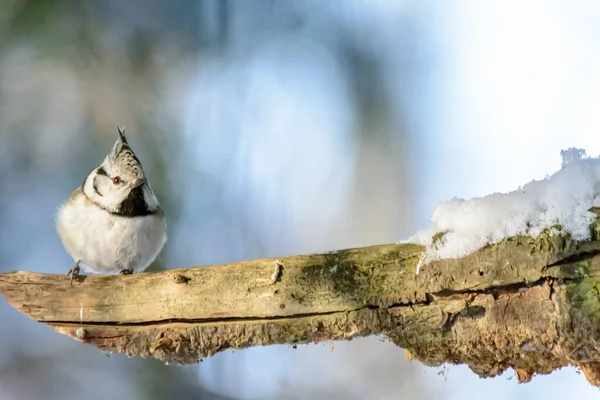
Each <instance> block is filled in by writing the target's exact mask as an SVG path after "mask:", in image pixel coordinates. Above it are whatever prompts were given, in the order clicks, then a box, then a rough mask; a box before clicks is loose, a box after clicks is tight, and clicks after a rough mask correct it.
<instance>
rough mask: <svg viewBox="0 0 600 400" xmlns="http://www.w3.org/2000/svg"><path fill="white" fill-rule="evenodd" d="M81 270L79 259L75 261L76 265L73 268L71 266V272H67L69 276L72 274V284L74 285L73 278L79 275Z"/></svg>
mask: <svg viewBox="0 0 600 400" xmlns="http://www.w3.org/2000/svg"><path fill="white" fill-rule="evenodd" d="M80 271H81V269H80V268H79V261H77V262H76V263H75V265H73V268H71V269H70V270H69V272H67V276H70V277H71V286H73V279H74V278H75V277H76V276H79V272H80Z"/></svg>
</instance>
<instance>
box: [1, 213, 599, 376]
mask: <svg viewBox="0 0 600 400" xmlns="http://www.w3.org/2000/svg"><path fill="white" fill-rule="evenodd" d="M596 227H597V225H596V224H594V225H593V226H592V227H591V231H592V236H593V237H592V240H590V241H586V242H582V243H575V242H573V241H572V240H571V239H570V237H569V236H568V235H562V236H550V235H546V234H544V235H542V236H540V237H538V238H531V237H515V238H511V239H508V240H506V241H503V242H501V243H499V244H495V245H490V246H487V247H485V248H483V249H481V250H479V251H478V252H476V253H474V254H472V255H470V256H467V257H464V258H460V259H450V260H440V261H434V262H432V263H430V264H427V265H425V266H422V267H421V272H420V273H419V274H418V275H416V274H415V271H416V266H417V264H418V262H419V259H420V256H421V255H422V253H423V251H424V248H423V247H421V246H418V245H414V244H391V245H381V246H370V247H363V248H357V249H348V250H341V251H335V252H331V253H327V254H315V255H301V256H291V257H283V258H279V259H261V260H253V261H242V262H236V263H232V264H227V265H215V266H207V267H194V268H185V269H179V270H169V271H165V272H160V273H142V274H135V275H129V276H82V277H80V278H79V280H78V281H76V282H74V283H73V286H72V287H71V286H70V285H69V280H68V279H67V278H66V277H65V276H62V275H51V274H39V273H32V272H22V271H16V272H12V273H5V274H0V293H2V295H3V296H4V297H5V299H6V300H7V301H8V302H9V303H10V304H11V305H12V306H14V307H15V308H17V309H18V310H19V311H20V312H22V313H24V314H26V315H28V316H29V317H31V318H33V319H35V320H37V321H40V322H44V323H46V324H48V325H49V326H50V327H52V328H53V329H55V330H56V331H58V332H60V333H63V334H67V335H70V336H71V337H73V338H75V339H77V340H80V341H82V342H84V343H88V344H91V345H93V346H96V347H98V348H100V349H103V350H108V351H117V352H124V353H126V354H128V355H129V356H136V355H139V356H142V357H153V358H157V359H159V360H162V361H164V362H167V363H179V364H192V363H197V362H199V361H201V359H202V358H203V357H208V356H211V355H213V354H215V353H216V352H219V351H221V350H224V349H227V348H236V349H237V348H245V347H250V346H261V345H272V344H284V343H287V344H290V345H293V344H298V343H307V342H320V341H329V340H350V339H352V338H354V337H359V336H367V335H383V336H385V337H387V338H389V339H390V340H391V341H393V342H394V343H396V344H397V345H398V346H400V347H402V348H404V349H405V354H406V355H407V357H409V358H410V359H418V360H420V361H421V362H423V363H425V364H427V365H431V366H437V365H441V364H443V363H453V364H467V365H468V366H469V367H470V368H471V369H472V370H473V371H474V372H475V373H476V374H478V375H479V376H481V377H491V376H495V375H498V374H500V373H502V372H503V371H505V370H506V369H507V368H513V369H514V370H515V371H516V375H517V378H518V379H519V380H520V381H523V382H525V381H528V380H530V379H531V377H532V376H533V375H534V374H536V373H538V374H546V373H550V372H552V371H553V370H555V369H558V368H561V367H563V366H567V365H573V366H577V367H580V368H581V370H582V371H583V372H584V374H585V375H586V377H587V378H588V380H589V381H590V382H591V383H593V384H595V385H598V383H600V379H599V378H598V376H600V347H599V346H597V345H596V343H597V342H599V340H600V242H599V241H598V240H597V239H598V234H597V228H596Z"/></svg>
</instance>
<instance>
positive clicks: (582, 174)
mask: <svg viewBox="0 0 600 400" xmlns="http://www.w3.org/2000/svg"><path fill="white" fill-rule="evenodd" d="M561 156H562V168H561V169H560V170H559V171H557V172H556V173H554V174H553V175H551V176H549V177H546V178H545V179H543V180H540V181H535V180H534V181H532V182H530V183H528V184H526V185H525V186H523V187H521V188H519V189H517V190H515V191H512V192H509V193H494V194H491V195H488V196H485V197H481V198H473V199H471V200H464V199H453V200H451V201H449V202H446V203H442V204H440V205H439V206H438V207H437V208H436V209H435V211H434V212H433V215H432V217H431V225H430V227H429V228H427V229H425V230H422V231H419V232H417V233H416V234H415V235H414V236H412V237H411V238H409V239H408V240H406V241H403V242H402V243H417V244H421V245H424V246H426V248H427V250H426V252H425V253H424V256H423V257H422V258H421V261H420V262H419V266H418V267H417V274H418V273H419V269H420V267H421V266H422V265H424V264H426V263H428V262H431V261H434V260H439V259H445V258H458V257H464V256H466V255H468V254H471V253H473V252H475V251H477V250H478V249H480V248H482V247H483V246H485V245H487V244H494V243H498V242H501V241H502V240H504V239H507V238H510V237H513V236H517V235H527V236H533V237H536V236H538V235H539V234H540V233H542V231H543V230H544V229H546V228H548V229H550V230H551V233H552V232H553V233H558V230H557V229H556V228H554V227H556V226H559V225H560V226H562V230H561V232H562V233H570V234H571V236H572V238H573V239H574V240H586V239H589V235H590V232H589V225H590V223H591V222H592V221H593V220H594V218H595V215H594V214H593V213H591V212H589V211H588V210H589V209H590V207H592V206H600V157H587V156H586V152H585V150H583V149H575V148H570V149H567V150H562V151H561ZM441 232H445V234H444V235H443V236H442V237H441V238H440V239H438V240H436V242H435V243H433V237H434V235H436V234H437V233H441Z"/></svg>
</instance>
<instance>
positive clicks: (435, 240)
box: [432, 231, 448, 245]
mask: <svg viewBox="0 0 600 400" xmlns="http://www.w3.org/2000/svg"><path fill="white" fill-rule="evenodd" d="M446 233H448V231H442V232H438V233H436V234H435V235H433V238H432V243H433V244H434V245H436V244H437V243H438V242H439V241H440V240H442V239H443V238H444V235H446Z"/></svg>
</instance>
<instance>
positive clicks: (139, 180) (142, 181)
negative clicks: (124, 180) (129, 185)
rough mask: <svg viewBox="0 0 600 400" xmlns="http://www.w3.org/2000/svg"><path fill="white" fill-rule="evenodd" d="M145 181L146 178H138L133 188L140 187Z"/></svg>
mask: <svg viewBox="0 0 600 400" xmlns="http://www.w3.org/2000/svg"><path fill="white" fill-rule="evenodd" d="M144 183H146V178H139V179H136V180H135V181H133V188H134V189H135V188H138V187H140V186H142V185H143V184H144Z"/></svg>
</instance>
